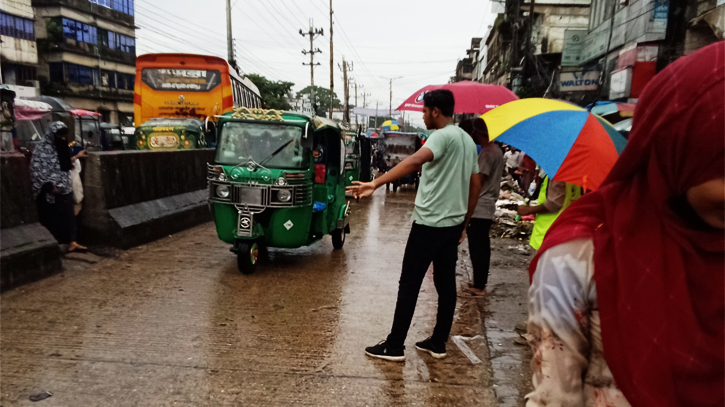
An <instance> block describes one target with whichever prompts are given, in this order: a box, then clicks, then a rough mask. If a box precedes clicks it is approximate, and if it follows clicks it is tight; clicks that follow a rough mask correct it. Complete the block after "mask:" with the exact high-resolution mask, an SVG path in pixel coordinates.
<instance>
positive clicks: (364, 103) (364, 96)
mask: <svg viewBox="0 0 725 407" xmlns="http://www.w3.org/2000/svg"><path fill="white" fill-rule="evenodd" d="M360 86H362V85H360ZM372 95H373V94H372V93H365V92H363V95H362V96H363V107H364V108H367V107H368V104H367V102H366V101H365V98H366V97H367V96H372Z"/></svg>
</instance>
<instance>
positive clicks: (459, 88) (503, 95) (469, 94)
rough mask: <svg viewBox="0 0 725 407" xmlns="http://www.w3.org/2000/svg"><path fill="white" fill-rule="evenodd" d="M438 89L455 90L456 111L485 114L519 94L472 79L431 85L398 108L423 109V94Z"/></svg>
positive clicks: (420, 110)
mask: <svg viewBox="0 0 725 407" xmlns="http://www.w3.org/2000/svg"><path fill="white" fill-rule="evenodd" d="M438 89H447V90H450V91H451V92H453V97H455V99H456V108H455V112H456V113H475V114H483V113H486V112H488V111H489V110H491V109H494V108H497V107H499V106H500V105H503V104H504V103H508V102H513V101H514V100H518V99H519V98H518V96H516V94H514V93H513V92H511V91H510V90H509V89H507V88H506V87H503V86H500V85H489V84H486V83H478V82H471V81H463V82H455V83H447V84H445V85H429V86H426V87H425V88H423V89H421V90H419V91H417V92H415V93H414V94H413V96H411V97H409V98H408V99H407V100H406V101H405V102H403V104H402V105H400V106H399V107H398V108H397V109H396V110H411V111H414V112H422V111H423V95H425V93H426V92H430V91H432V90H438Z"/></svg>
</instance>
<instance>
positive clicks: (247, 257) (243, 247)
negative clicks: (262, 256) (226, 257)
mask: <svg viewBox="0 0 725 407" xmlns="http://www.w3.org/2000/svg"><path fill="white" fill-rule="evenodd" d="M258 261H259V245H258V244H257V242H241V243H239V245H238V246H237V267H238V268H239V272H240V273H242V274H244V275H249V274H252V273H254V270H255V269H256V268H257V262H258Z"/></svg>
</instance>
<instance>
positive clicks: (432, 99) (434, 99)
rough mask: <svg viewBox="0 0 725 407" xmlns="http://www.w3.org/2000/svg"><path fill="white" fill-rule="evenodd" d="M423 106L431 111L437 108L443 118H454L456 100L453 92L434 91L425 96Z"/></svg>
mask: <svg viewBox="0 0 725 407" xmlns="http://www.w3.org/2000/svg"><path fill="white" fill-rule="evenodd" d="M423 106H425V107H427V108H428V109H431V110H433V109H435V108H436V107H437V108H438V109H440V111H441V114H442V115H443V116H445V117H452V116H453V108H454V107H455V106H456V100H455V99H454V98H453V92H451V91H450V90H445V89H439V90H432V91H430V92H427V93H426V94H425V96H423Z"/></svg>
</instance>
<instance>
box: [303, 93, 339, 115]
mask: <svg viewBox="0 0 725 407" xmlns="http://www.w3.org/2000/svg"><path fill="white" fill-rule="evenodd" d="M311 90H312V87H311V86H308V87H306V88H304V89H302V90H301V91H299V92H297V97H298V98H299V97H301V96H302V95H307V96H308V97H309V96H310V91H311ZM332 97H333V100H332V108H333V109H338V108H340V107H341V106H342V103H341V102H340V99H338V98H337V93H334V92H333V94H332ZM313 106H314V107H315V114H317V115H318V116H325V117H326V116H327V111H328V110H329V109H330V89H327V88H323V87H321V86H315V100H314V101H313Z"/></svg>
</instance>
